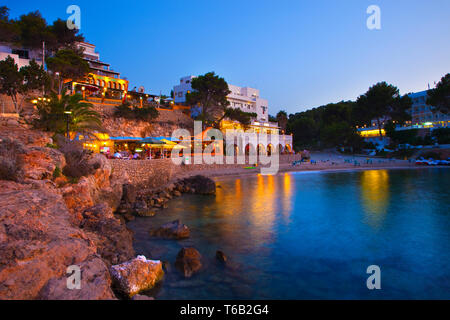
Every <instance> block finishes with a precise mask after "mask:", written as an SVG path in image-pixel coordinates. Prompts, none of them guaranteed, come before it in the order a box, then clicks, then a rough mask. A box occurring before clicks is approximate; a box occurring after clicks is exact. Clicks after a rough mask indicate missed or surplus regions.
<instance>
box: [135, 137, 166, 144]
mask: <svg viewBox="0 0 450 320" xmlns="http://www.w3.org/2000/svg"><path fill="white" fill-rule="evenodd" d="M141 142H142V143H148V144H160V145H161V144H166V143H165V142H163V141H160V140H158V139H156V138H152V137H147V138H144V139H141Z"/></svg>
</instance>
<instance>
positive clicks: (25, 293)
mask: <svg viewBox="0 0 450 320" xmlns="http://www.w3.org/2000/svg"><path fill="white" fill-rule="evenodd" d="M11 183H12V182H11ZM12 184H13V185H11V186H10V187H6V188H4V189H3V188H2V189H1V191H0V299H38V298H40V292H41V290H42V289H43V287H44V286H46V285H47V283H48V282H49V281H50V280H52V279H60V278H62V277H64V276H65V275H66V269H67V267H68V266H70V265H83V263H88V264H89V265H90V266H91V267H92V268H94V265H97V263H101V264H103V265H104V263H103V262H102V261H101V260H99V259H98V260H92V257H93V256H95V255H96V252H97V248H96V247H95V245H94V244H93V242H92V241H90V239H89V237H88V235H87V234H86V233H84V232H83V231H82V230H80V229H78V228H76V227H74V226H73V225H72V224H71V223H70V219H69V217H70V214H69V212H68V211H67V208H66V206H65V204H64V201H63V199H62V197H61V195H59V194H57V193H54V192H52V191H51V190H48V189H30V188H29V187H26V186H25V187H24V188H23V189H18V186H19V184H16V183H12ZM15 189H16V190H15ZM95 268H97V270H99V271H98V272H94V273H92V276H91V277H90V279H91V280H90V282H92V283H96V284H97V286H98V288H97V290H98V291H97V292H103V293H104V294H101V295H100V294H99V295H98V296H103V297H107V296H109V297H113V294H112V291H111V290H110V287H109V284H108V282H107V281H105V279H107V277H108V275H107V269H105V270H104V271H103V272H102V271H100V270H102V267H101V266H100V265H97V266H96V267H95ZM60 293H61V294H58V296H59V297H60V298H61V299H64V298H68V299H70V297H71V294H72V293H67V296H66V295H65V293H63V292H62V291H61V292H60ZM49 296H50V294H49Z"/></svg>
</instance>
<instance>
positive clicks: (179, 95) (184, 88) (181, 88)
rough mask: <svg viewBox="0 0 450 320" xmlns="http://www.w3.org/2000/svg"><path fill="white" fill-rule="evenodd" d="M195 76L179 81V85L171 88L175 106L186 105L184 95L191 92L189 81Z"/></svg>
mask: <svg viewBox="0 0 450 320" xmlns="http://www.w3.org/2000/svg"><path fill="white" fill-rule="evenodd" d="M194 78H196V77H195V76H187V77H183V78H181V79H180V84H179V85H176V86H174V87H173V95H174V100H175V104H184V103H186V94H187V93H189V92H191V91H192V86H191V81H192V79H194Z"/></svg>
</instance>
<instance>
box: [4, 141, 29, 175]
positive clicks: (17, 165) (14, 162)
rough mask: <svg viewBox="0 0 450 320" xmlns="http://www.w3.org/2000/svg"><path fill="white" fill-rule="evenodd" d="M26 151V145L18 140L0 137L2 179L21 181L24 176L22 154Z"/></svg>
mask: <svg viewBox="0 0 450 320" xmlns="http://www.w3.org/2000/svg"><path fill="white" fill-rule="evenodd" d="M23 153H25V147H24V146H23V144H22V143H21V142H19V141H17V140H13V139H10V138H3V139H0V179H1V180H11V181H20V180H21V179H22V177H23V170H22V161H21V158H20V155H21V154H23Z"/></svg>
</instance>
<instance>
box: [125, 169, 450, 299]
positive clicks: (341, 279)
mask: <svg viewBox="0 0 450 320" xmlns="http://www.w3.org/2000/svg"><path fill="white" fill-rule="evenodd" d="M449 178H450V174H449V171H448V169H423V170H394V171H387V170H372V171H360V172H339V173H307V174H305V173H282V174H279V175H276V176H262V175H258V176H242V177H240V178H223V179H219V180H217V185H218V188H217V194H216V196H199V195H184V196H182V197H180V198H177V199H175V200H173V201H171V202H170V204H169V208H168V209H166V210H165V211H164V212H163V213H161V214H159V215H157V216H155V217H152V218H137V219H136V220H135V221H133V222H131V223H130V224H129V226H130V228H131V229H133V230H134V231H135V239H136V241H135V249H136V251H137V253H138V254H144V255H146V256H147V257H149V258H153V259H161V260H165V261H169V262H170V263H171V264H172V266H173V262H174V261H175V257H176V254H177V252H178V251H179V249H180V248H181V247H183V246H194V247H196V248H197V249H198V250H199V251H200V252H201V253H202V255H203V263H204V268H203V270H202V271H201V272H200V273H199V274H197V275H195V276H194V277H193V278H191V279H188V280H184V279H182V278H181V276H180V275H179V274H178V272H176V270H174V268H173V267H171V268H170V269H169V272H168V273H167V275H166V278H165V281H164V283H163V284H162V286H161V287H160V288H159V289H158V290H156V291H154V292H153V293H152V294H156V297H157V298H160V299H230V298H231V299H232V298H236V299H252V298H262V299H266V298H271V299H302V298H309V299H310V298H313V299H314V298H325V299H328V298H329V299H334V298H339V299H352V298H364V299H371V298H381V299H383V298H401V299H409V298H447V299H448V298H450V272H449V268H448V265H449V264H450V215H449V208H450V203H449V196H450V191H449V190H450V188H449V181H450V180H449ZM178 218H179V219H181V220H182V222H183V223H185V224H187V225H188V226H189V227H190V229H191V234H192V236H191V239H187V240H183V241H166V240H154V239H150V237H149V235H148V231H149V230H150V229H151V228H154V227H157V226H159V225H161V224H163V223H165V222H168V221H172V220H174V219H178ZM218 249H221V250H223V251H224V252H225V253H226V254H227V255H228V256H229V258H230V265H229V267H226V268H224V267H223V266H221V265H220V264H219V263H217V262H216V261H215V259H214V255H215V251H216V250H218ZM371 264H377V265H379V266H380V267H381V270H382V290H381V291H378V292H374V291H369V290H367V288H366V285H365V283H366V279H367V276H368V275H366V273H365V271H366V268H367V267H368V266H369V265H371Z"/></svg>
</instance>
